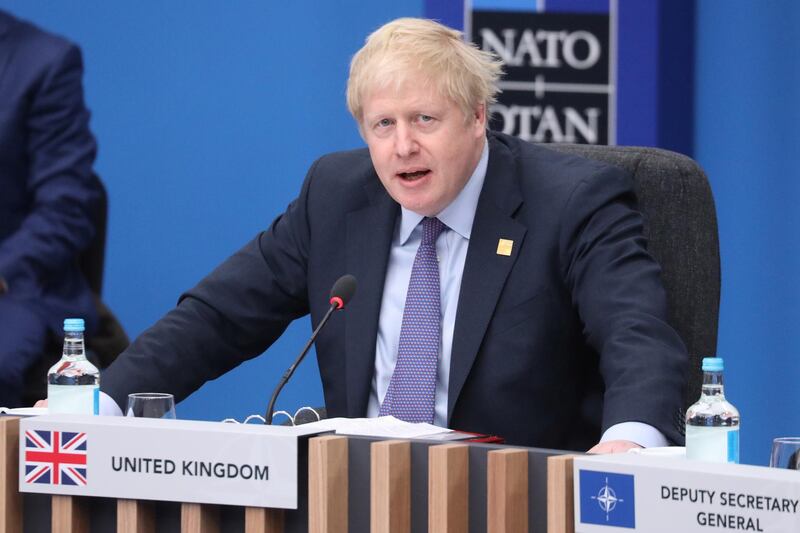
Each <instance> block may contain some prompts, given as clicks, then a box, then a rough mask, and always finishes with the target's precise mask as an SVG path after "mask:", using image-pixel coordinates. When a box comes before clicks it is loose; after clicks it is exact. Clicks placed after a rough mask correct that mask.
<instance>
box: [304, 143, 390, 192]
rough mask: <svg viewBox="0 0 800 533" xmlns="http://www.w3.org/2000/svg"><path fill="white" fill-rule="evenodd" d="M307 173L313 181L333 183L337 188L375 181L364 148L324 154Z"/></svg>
mask: <svg viewBox="0 0 800 533" xmlns="http://www.w3.org/2000/svg"><path fill="white" fill-rule="evenodd" d="M309 173H310V175H311V177H312V178H313V179H314V180H315V181H323V182H335V183H336V184H337V186H343V185H345V186H346V185H359V184H363V183H365V182H367V181H370V180H373V179H375V180H377V177H376V175H375V168H374V167H373V166H372V159H370V156H369V151H368V150H367V149H366V148H358V149H355V150H345V151H341V152H331V153H329V154H325V155H323V156H322V157H320V158H319V159H317V160H316V161H315V162H314V164H313V165H312V166H311V170H310V171H309Z"/></svg>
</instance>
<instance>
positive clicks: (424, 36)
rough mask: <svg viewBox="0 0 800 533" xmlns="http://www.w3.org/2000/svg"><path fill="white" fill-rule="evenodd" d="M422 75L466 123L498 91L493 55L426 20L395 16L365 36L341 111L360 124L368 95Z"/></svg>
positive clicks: (498, 68)
mask: <svg viewBox="0 0 800 533" xmlns="http://www.w3.org/2000/svg"><path fill="white" fill-rule="evenodd" d="M414 74H418V75H422V76H423V77H424V78H426V79H427V82H428V83H429V84H431V85H432V86H433V88H434V89H435V90H437V91H438V92H439V94H440V95H441V96H443V97H446V98H449V99H450V100H452V101H453V102H455V104H456V105H458V107H459V108H461V110H462V111H463V112H464V116H465V119H467V120H468V119H469V117H470V116H472V115H473V114H474V112H475V110H476V109H477V108H478V106H479V105H481V104H483V105H485V106H486V110H487V113H488V108H489V105H490V104H493V103H494V102H495V101H496V95H497V93H498V92H499V89H498V88H497V80H498V78H499V77H500V75H501V74H502V62H501V61H500V60H499V59H498V58H497V57H496V56H495V55H493V54H491V53H489V52H484V51H482V50H479V49H478V48H477V47H476V46H475V45H473V44H472V43H465V42H464V41H463V39H462V34H461V32H459V31H456V30H453V29H451V28H448V27H446V26H443V25H442V24H439V23H438V22H434V21H432V20H427V19H417V18H400V19H396V20H393V21H392V22H389V23H387V24H385V25H383V26H381V27H380V28H378V29H377V30H376V31H375V32H373V33H372V34H371V35H370V36H369V37H367V40H366V43H365V44H364V46H363V47H362V48H361V49H360V50H359V51H358V52H356V54H355V55H354V56H353V60H352V61H351V62H350V77H349V78H348V80H347V108H348V109H349V110H350V113H351V114H352V115H353V118H355V119H356V122H358V123H359V124H361V120H362V119H363V111H364V109H363V105H364V99H365V98H366V97H367V96H369V92H370V91H373V90H376V89H383V88H386V87H388V86H389V85H394V87H396V88H400V87H401V86H402V84H403V83H404V82H405V80H406V79H407V78H408V77H409V76H410V75H414Z"/></svg>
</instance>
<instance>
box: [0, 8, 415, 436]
mask: <svg viewBox="0 0 800 533" xmlns="http://www.w3.org/2000/svg"><path fill="white" fill-rule="evenodd" d="M223 5H224V7H223ZM0 7H2V8H4V9H7V10H9V11H11V12H12V13H14V14H16V15H17V16H20V17H23V18H27V19H28V20H31V21H33V22H34V23H36V24H37V25H39V26H41V27H43V28H45V29H48V30H51V31H54V32H56V33H60V34H62V35H64V36H66V37H68V38H69V39H71V40H72V41H74V42H76V43H78V44H79V45H80V46H81V48H82V49H83V53H84V62H85V65H86V73H85V78H84V85H85V88H86V99H87V102H88V105H89V107H90V108H91V111H92V121H91V125H92V129H93V131H94V133H95V135H96V136H97V138H98V141H99V145H100V151H99V157H98V161H97V164H96V169H97V171H98V173H99V174H100V175H101V177H102V178H103V180H104V182H105V184H106V187H107V188H108V192H109V199H110V221H109V234H108V245H107V253H106V258H107V259H106V276H105V283H104V285H105V289H104V296H105V300H106V301H107V302H108V304H109V305H110V306H111V308H112V309H113V310H114V312H115V313H116V314H117V315H118V316H119V318H120V320H121V321H122V324H123V325H124V327H125V329H126V330H127V332H128V334H129V335H130V336H131V337H135V336H136V335H138V334H139V333H141V332H142V331H143V330H144V329H145V328H147V327H148V326H150V325H151V324H152V323H153V322H155V321H156V320H157V319H158V318H159V317H161V316H162V315H163V314H164V313H165V312H166V311H167V310H169V309H170V308H171V307H173V306H174V305H175V302H176V300H177V298H178V296H179V295H180V293H181V292H182V291H184V290H186V289H188V288H190V287H191V286H193V285H194V284H195V283H196V282H197V281H199V280H200V279H201V278H202V277H203V276H204V275H205V274H207V273H208V272H210V271H211V269H212V268H213V267H214V266H216V265H217V264H218V263H219V262H221V261H222V260H223V259H225V258H226V257H227V256H228V255H230V254H231V253H232V252H234V251H235V250H236V249H238V248H239V247H240V246H242V245H243V244H244V243H245V242H247V241H248V240H250V239H251V238H253V237H254V236H255V234H256V233H257V232H258V231H260V230H261V229H264V228H266V227H267V226H268V225H269V223H270V222H271V221H272V219H273V218H274V217H275V216H277V215H278V214H279V213H281V212H282V211H283V210H284V209H285V207H286V205H287V204H288V203H289V202H290V201H291V200H292V199H293V198H294V197H295V196H296V195H297V193H298V192H299V190H300V183H301V182H302V179H303V177H304V175H305V172H306V170H307V169H308V167H309V166H310V165H311V163H312V162H313V161H314V159H315V158H317V157H319V156H320V155H322V154H324V153H326V152H330V151H333V150H340V149H347V148H354V147H358V146H361V145H362V142H361V139H360V137H359V135H358V131H357V129H356V127H355V126H354V123H353V121H352V119H351V118H350V115H349V114H348V113H347V110H346V108H345V100H344V89H345V82H346V79H347V70H348V65H349V61H350V57H351V56H352V54H353V53H354V52H355V51H356V50H358V48H360V46H361V45H362V44H363V42H364V38H365V37H366V35H367V34H368V33H369V32H371V31H372V30H374V29H376V28H377V27H378V26H380V25H381V24H383V23H384V22H387V21H389V20H391V19H393V18H396V17H399V16H421V15H422V3H421V1H419V0H397V1H393V2H357V1H343V2H263V1H256V0H253V1H237V2H225V3H220V2H213V1H207V0H192V1H191V2H155V1H145V2H105V1H99V0H98V1H94V0H84V1H81V2H51V1H49V0H0ZM309 333H310V327H309V321H308V320H307V319H304V320H299V321H297V322H296V323H295V324H293V325H292V326H291V327H290V329H289V331H288V332H287V334H286V335H284V336H283V337H282V338H281V340H280V341H279V342H278V343H276V344H275V345H274V346H273V347H272V348H271V349H270V350H269V354H268V356H266V357H260V358H257V359H255V360H253V361H250V362H248V363H245V364H243V365H242V366H240V367H239V368H237V369H236V370H235V371H234V372H231V373H229V374H227V375H226V376H224V377H223V378H221V379H219V380H217V381H215V382H212V383H208V384H207V385H206V386H204V387H203V388H202V389H201V390H200V391H198V392H197V393H195V394H194V395H192V396H191V397H190V398H189V399H187V400H186V401H184V402H183V403H182V404H181V405H179V406H178V415H179V416H180V417H182V418H201V419H210V420H214V419H217V420H219V419H222V418H225V417H228V416H234V417H237V418H239V419H241V418H243V417H244V416H247V415H249V414H251V413H256V412H263V410H264V409H265V408H266V403H267V400H268V399H269V394H270V392H271V390H272V388H273V387H274V385H275V383H276V381H277V378H278V376H280V375H281V374H282V373H283V371H284V370H285V368H286V367H287V366H288V365H289V364H290V363H291V361H292V360H293V359H294V357H295V356H296V354H297V352H298V350H299V349H300V348H301V347H302V345H303V343H304V342H305V339H306V338H307V336H308V334H309ZM187 364H191V363H189V362H187ZM296 377H297V378H298V379H296V380H295V381H294V382H293V383H291V384H290V385H289V386H288V387H287V388H286V389H285V390H284V392H283V394H282V395H281V401H280V403H279V407H284V408H290V409H292V410H294V409H296V408H297V407H300V406H301V405H304V404H310V405H322V404H323V403H324V402H323V399H322V391H321V386H320V383H319V375H318V370H317V367H316V361H315V358H314V357H313V354H311V355H310V356H309V357H308V358H307V359H306V360H305V361H304V363H303V364H302V365H301V367H300V369H299V370H298V374H297V376H296Z"/></svg>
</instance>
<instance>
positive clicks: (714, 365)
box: [703, 357, 725, 372]
mask: <svg viewBox="0 0 800 533" xmlns="http://www.w3.org/2000/svg"><path fill="white" fill-rule="evenodd" d="M724 368H725V365H724V364H723V361H722V357H703V372H722V370H723V369H724Z"/></svg>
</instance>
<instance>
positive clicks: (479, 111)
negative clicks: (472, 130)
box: [475, 104, 488, 129]
mask: <svg viewBox="0 0 800 533" xmlns="http://www.w3.org/2000/svg"><path fill="white" fill-rule="evenodd" d="M475 120H476V121H477V122H478V124H480V125H481V126H482V127H483V128H484V129H485V128H486V121H487V120H488V119H487V117H486V104H480V105H479V106H478V107H477V108H476V109H475Z"/></svg>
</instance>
